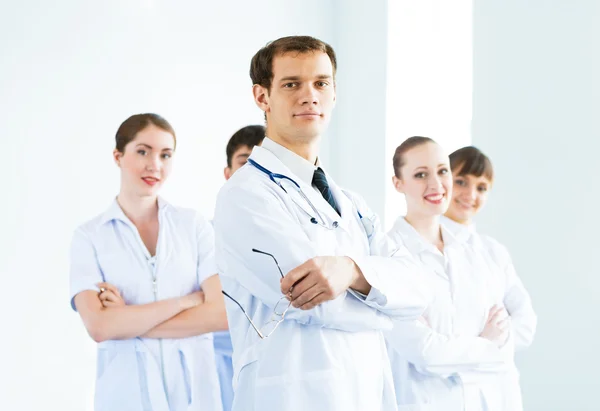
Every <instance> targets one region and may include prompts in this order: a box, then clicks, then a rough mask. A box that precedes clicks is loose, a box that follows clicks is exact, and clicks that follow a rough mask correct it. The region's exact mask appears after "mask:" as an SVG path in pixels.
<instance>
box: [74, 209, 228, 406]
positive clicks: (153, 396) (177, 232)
mask: <svg viewBox="0 0 600 411" xmlns="http://www.w3.org/2000/svg"><path fill="white" fill-rule="evenodd" d="M158 204H159V211H158V219H159V234H158V243H157V248H156V255H155V256H154V257H151V256H150V253H149V252H148V250H147V249H146V246H145V245H144V243H143V241H142V239H141V237H140V235H139V233H138V231H137V229H136V227H135V225H134V224H133V223H132V222H131V220H129V218H127V216H125V214H124V213H123V211H122V210H121V208H120V207H119V204H118V203H117V201H116V200H115V201H113V202H112V204H111V206H110V207H109V208H108V209H107V210H106V211H105V212H104V213H103V214H101V215H99V216H98V217H96V218H94V219H92V220H90V221H89V222H87V223H85V224H83V225H82V226H80V227H79V228H78V229H77V230H76V231H75V234H74V236H73V241H72V245H71V273H70V286H71V287H70V288H71V293H70V294H71V305H72V307H73V309H75V306H74V304H73V298H74V297H75V296H76V295H77V294H79V293H80V292H82V291H85V290H92V291H98V288H97V286H96V284H98V283H99V282H103V281H106V282H109V283H111V284H113V285H115V286H116V287H117V288H118V289H119V291H120V292H121V295H122V296H123V299H124V300H125V303H126V304H128V305H132V304H147V303H151V302H154V301H157V300H162V299H166V298H172V297H179V296H183V295H187V294H190V293H192V292H194V291H198V290H200V288H201V284H202V282H203V281H204V280H206V279H207V278H208V277H210V276H212V275H214V274H215V273H216V271H217V270H216V265H215V262H214V236H213V229H212V227H211V225H210V224H209V223H208V221H206V220H204V219H203V218H202V217H201V216H200V215H198V214H197V213H196V212H195V211H193V210H189V209H184V208H179V207H174V206H172V205H170V204H168V203H167V202H166V201H164V200H162V199H160V198H159V200H158ZM153 277H155V278H156V288H155V289H154V287H153ZM95 391H96V394H95V401H94V404H95V405H94V409H95V410H96V411H121V410H127V411H147V410H152V411H221V410H222V407H221V398H220V393H219V380H218V377H217V367H216V364H215V354H214V348H213V339H212V334H211V333H208V334H203V335H199V336H195V337H189V338H180V339H152V338H142V337H138V338H132V339H128V340H111V341H104V342H101V343H99V344H98V365H97V379H96V390H95Z"/></svg>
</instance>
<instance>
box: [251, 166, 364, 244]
mask: <svg viewBox="0 0 600 411" xmlns="http://www.w3.org/2000/svg"><path fill="white" fill-rule="evenodd" d="M248 163H250V165H252V166H253V167H255V168H256V169H257V170H259V171H261V172H263V173H265V174H266V175H268V176H269V178H270V179H271V181H272V182H274V183H275V184H277V185H278V186H279V187H280V188H281V189H282V190H283V191H284V192H285V193H287V190H286V189H285V187H284V186H283V185H282V184H281V181H289V182H290V183H291V184H292V187H293V188H294V189H295V190H296V191H297V192H298V194H299V195H300V197H302V199H303V200H304V201H306V203H307V204H308V205H309V207H310V208H311V210H312V211H313V212H314V213H315V215H316V217H318V219H317V218H316V217H315V216H312V215H310V214H309V217H310V222H311V223H313V224H318V225H320V226H321V227H323V228H326V229H328V230H334V229H336V228H338V227H339V223H338V222H337V221H334V222H333V223H331V226H330V225H328V224H327V222H326V221H325V219H324V218H323V216H322V215H321V213H319V210H317V208H316V207H315V206H314V204H313V203H312V201H310V199H309V198H308V197H307V196H306V194H304V192H303V191H302V188H301V187H300V184H298V183H297V182H296V181H294V179H292V178H290V177H288V176H286V175H284V174H277V173H272V172H271V171H269V170H268V169H266V168H265V167H263V166H261V165H260V164H258V163H257V162H256V161H254V160H253V159H251V158H249V159H248ZM292 200H293V198H292ZM294 202H295V201H294ZM300 208H301V209H302V210H304V208H302V207H300ZM305 212H306V211H305ZM356 212H357V213H358V217H359V219H360V221H361V223H362V224H363V226H364V228H365V231H366V233H367V238H371V235H373V231H374V229H375V227H374V225H373V222H372V221H371V220H369V219H367V218H363V216H362V214H361V213H360V211H359V210H358V209H357V210H356ZM307 214H308V213H307Z"/></svg>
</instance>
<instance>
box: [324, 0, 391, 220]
mask: <svg viewBox="0 0 600 411" xmlns="http://www.w3.org/2000/svg"><path fill="white" fill-rule="evenodd" d="M335 5H336V7H335V25H334V28H335V31H334V42H333V46H334V48H335V51H336V54H337V57H338V66H339V67H338V68H339V70H338V73H337V78H336V82H337V106H336V109H335V113H334V117H333V121H332V125H331V133H330V134H331V136H330V137H329V141H328V143H329V151H330V156H329V159H330V171H331V173H332V174H333V176H334V178H335V180H336V182H337V183H338V184H340V185H342V186H343V187H345V188H348V189H350V190H353V191H355V192H358V193H360V194H361V195H362V196H363V197H364V198H365V200H366V201H367V203H368V204H369V206H370V207H371V208H372V209H373V210H374V211H375V212H376V213H377V214H378V215H380V216H382V215H383V211H384V207H385V188H384V187H385V184H386V180H385V171H386V169H387V165H388V164H387V162H386V158H385V131H386V130H385V116H386V111H385V104H386V103H385V95H386V61H387V1H386V0H371V1H369V2H366V1H362V0H336V1H335Z"/></svg>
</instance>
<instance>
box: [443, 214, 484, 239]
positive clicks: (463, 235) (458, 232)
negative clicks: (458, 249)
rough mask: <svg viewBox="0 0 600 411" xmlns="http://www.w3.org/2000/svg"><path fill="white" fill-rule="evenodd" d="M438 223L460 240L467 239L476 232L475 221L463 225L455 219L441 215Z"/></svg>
mask: <svg viewBox="0 0 600 411" xmlns="http://www.w3.org/2000/svg"><path fill="white" fill-rule="evenodd" d="M440 223H441V224H442V226H444V227H446V228H447V229H448V231H450V232H451V233H452V234H453V235H454V236H455V237H456V238H458V239H460V240H461V241H468V240H469V239H470V238H471V236H472V235H474V234H477V230H476V229H475V223H471V224H469V225H465V224H461V223H457V222H456V221H454V220H452V219H450V218H448V217H446V216H442V217H441V218H440Z"/></svg>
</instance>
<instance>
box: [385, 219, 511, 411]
mask: <svg viewBox="0 0 600 411" xmlns="http://www.w3.org/2000/svg"><path fill="white" fill-rule="evenodd" d="M389 235H390V237H392V238H393V240H394V241H395V242H396V243H397V244H403V245H405V246H407V247H408V248H409V250H410V251H411V253H413V254H414V255H415V256H417V257H418V258H419V260H420V261H421V263H422V264H423V267H424V268H425V270H424V273H425V276H426V279H427V281H428V282H429V284H430V287H431V288H432V290H433V292H434V300H433V303H432V304H431V305H430V306H429V307H428V308H427V310H426V311H425V314H424V317H425V319H426V320H427V321H428V323H429V325H430V327H427V326H425V325H423V324H422V323H420V322H413V323H409V322H402V323H396V324H395V325H394V329H393V330H392V331H391V332H388V333H387V334H386V337H387V343H388V349H389V352H390V359H391V363H392V371H393V374H394V383H395V387H396V396H397V400H398V408H399V410H401V411H434V410H435V411H438V410H440V411H441V410H443V411H463V410H464V411H476V410H477V411H519V410H521V409H522V401H521V392H520V388H519V374H518V371H517V369H516V367H515V365H514V346H515V333H513V332H511V333H510V334H509V337H508V340H507V341H506V342H505V344H504V345H503V346H502V347H501V348H498V347H497V346H496V345H495V344H493V343H492V342H490V341H488V340H486V339H483V338H481V337H479V334H480V333H481V331H482V330H483V328H484V325H485V321H486V319H487V314H488V311H489V309H490V308H491V307H492V306H493V305H495V304H501V303H503V301H504V300H505V295H506V290H507V289H508V287H507V277H506V275H505V274H504V273H502V272H499V271H498V270H493V269H491V268H490V265H489V262H488V261H486V257H485V255H484V254H483V253H482V252H481V251H479V250H477V249H475V248H474V247H472V246H471V245H470V244H469V243H468V242H467V241H466V238H465V236H464V235H463V236H455V235H454V234H453V233H452V232H451V231H450V230H448V229H447V228H446V227H445V226H442V236H443V239H444V254H442V253H440V252H439V250H437V249H436V248H435V247H434V246H433V245H431V244H429V243H427V242H426V241H425V240H424V239H423V238H422V237H421V236H420V235H419V234H418V233H417V231H416V230H415V229H414V228H413V227H412V226H410V225H409V224H408V223H407V222H406V221H405V220H404V218H402V217H401V218H399V219H398V221H397V222H396V224H395V225H394V228H393V229H392V230H391V231H390V233H389ZM509 312H510V310H509Z"/></svg>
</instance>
